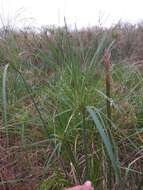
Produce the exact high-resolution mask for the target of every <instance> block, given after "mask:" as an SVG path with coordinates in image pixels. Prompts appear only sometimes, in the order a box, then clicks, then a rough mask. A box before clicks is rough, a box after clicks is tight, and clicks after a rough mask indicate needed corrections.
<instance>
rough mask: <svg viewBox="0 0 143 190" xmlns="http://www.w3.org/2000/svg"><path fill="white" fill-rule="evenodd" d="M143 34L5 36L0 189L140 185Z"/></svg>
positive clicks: (98, 31)
mask: <svg viewBox="0 0 143 190" xmlns="http://www.w3.org/2000/svg"><path fill="white" fill-rule="evenodd" d="M142 29H143V26H142V24H140V25H138V26H133V25H130V24H118V25H117V26H115V27H112V28H110V29H105V28H98V27H96V28H92V29H86V30H81V31H76V30H75V31H69V30H68V28H67V27H66V26H65V27H64V28H42V29H41V31H40V33H36V32H35V31H32V30H30V29H25V30H23V31H17V30H13V29H11V28H8V29H5V28H4V29H1V31H0V37H1V38H0V81H1V85H0V142H1V143H0V189H13V190H22V189H23V190H28V189H30V190H31V189H34V190H35V189H38V190H47V189H53V190H56V189H63V188H64V187H68V186H70V185H72V184H81V183H83V182H84V181H85V180H87V179H88V180H91V181H92V183H93V185H94V187H95V188H96V190H101V189H104V190H107V189H108V190H112V189H117V190H118V189H119V190H123V189H129V190H132V189H133V190H141V189H142V188H143V184H142V177H143V172H142V166H143V146H142V144H143V127H142V126H143V119H142V118H143V96H142V94H143V73H142V66H141V63H142V44H141V39H142V36H143V32H142Z"/></svg>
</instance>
